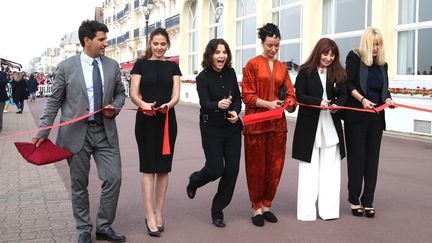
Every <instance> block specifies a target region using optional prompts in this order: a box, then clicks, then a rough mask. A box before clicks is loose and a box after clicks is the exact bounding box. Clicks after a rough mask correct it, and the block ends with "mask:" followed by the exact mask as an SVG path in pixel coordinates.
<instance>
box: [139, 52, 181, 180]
mask: <svg viewBox="0 0 432 243" xmlns="http://www.w3.org/2000/svg"><path fill="white" fill-rule="evenodd" d="M131 74H139V75H141V81H140V87H139V89H140V93H141V96H142V100H143V101H145V102H148V103H152V102H156V105H155V106H154V107H159V106H160V105H162V104H165V103H167V102H169V101H170V100H171V94H172V89H173V76H175V75H181V71H180V68H179V66H178V65H177V64H176V63H175V62H171V61H160V60H142V59H139V60H137V61H136V62H135V65H134V67H133V68H132V71H131ZM168 115H169V139H170V148H171V154H170V155H162V144H163V136H164V126H165V114H163V113H160V112H156V116H147V115H144V114H143V113H142V112H140V111H138V112H137V113H136V119H135V138H136V141H137V145H138V152H139V159H140V172H143V173H168V172H171V164H172V158H173V154H174V145H175V141H176V137H177V121H176V115H175V110H174V108H173V109H170V111H169V114H168Z"/></svg>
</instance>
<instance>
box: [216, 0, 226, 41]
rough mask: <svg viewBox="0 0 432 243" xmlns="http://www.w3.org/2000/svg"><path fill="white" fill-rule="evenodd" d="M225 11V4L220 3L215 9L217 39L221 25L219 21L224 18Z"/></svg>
mask: <svg viewBox="0 0 432 243" xmlns="http://www.w3.org/2000/svg"><path fill="white" fill-rule="evenodd" d="M223 9H224V7H223V4H222V3H221V2H219V1H218V3H217V7H216V9H215V24H216V26H215V29H214V35H215V38H217V24H218V23H219V20H220V18H221V16H222V13H223Z"/></svg>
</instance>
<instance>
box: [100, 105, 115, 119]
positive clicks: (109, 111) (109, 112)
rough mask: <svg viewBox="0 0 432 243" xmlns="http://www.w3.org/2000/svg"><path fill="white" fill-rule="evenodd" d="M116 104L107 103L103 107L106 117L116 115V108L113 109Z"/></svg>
mask: <svg viewBox="0 0 432 243" xmlns="http://www.w3.org/2000/svg"><path fill="white" fill-rule="evenodd" d="M113 108H114V106H112V105H107V106H105V107H104V108H103V110H102V113H103V115H104V116H105V117H108V118H113V117H114V116H115V110H114V109H113Z"/></svg>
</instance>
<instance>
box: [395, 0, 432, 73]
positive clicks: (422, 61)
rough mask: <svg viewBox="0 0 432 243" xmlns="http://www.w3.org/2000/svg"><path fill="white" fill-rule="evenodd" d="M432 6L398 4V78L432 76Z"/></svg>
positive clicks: (407, 0) (422, 0)
mask: <svg viewBox="0 0 432 243" xmlns="http://www.w3.org/2000/svg"><path fill="white" fill-rule="evenodd" d="M431 8H432V2H431V1H428V0H399V12H398V26H397V28H396V30H397V31H398V52H397V63H398V64H397V74H398V75H432V56H431V53H432V46H431V45H430V40H432V12H431V11H430V9H431Z"/></svg>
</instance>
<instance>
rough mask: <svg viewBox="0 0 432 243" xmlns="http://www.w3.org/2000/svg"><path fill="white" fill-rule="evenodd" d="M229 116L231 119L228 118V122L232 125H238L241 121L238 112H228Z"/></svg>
mask: <svg viewBox="0 0 432 243" xmlns="http://www.w3.org/2000/svg"><path fill="white" fill-rule="evenodd" d="M228 115H229V117H228V118H227V120H228V121H229V122H231V123H236V122H237V121H238V119H239V117H238V115H237V112H235V111H228Z"/></svg>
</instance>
